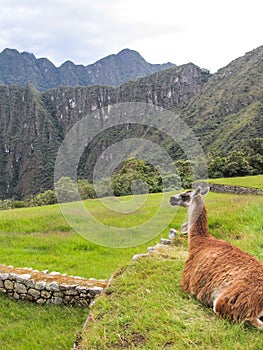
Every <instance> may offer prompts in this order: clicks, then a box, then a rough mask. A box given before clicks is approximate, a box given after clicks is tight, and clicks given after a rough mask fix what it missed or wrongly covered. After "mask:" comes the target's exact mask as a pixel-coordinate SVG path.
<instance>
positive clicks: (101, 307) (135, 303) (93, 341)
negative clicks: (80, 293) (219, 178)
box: [78, 193, 263, 350]
mask: <svg viewBox="0 0 263 350" xmlns="http://www.w3.org/2000/svg"><path fill="white" fill-rule="evenodd" d="M262 200H263V199H262V198H261V197H259V196H258V197H253V196H250V197H249V196H233V195H223V194H213V193H210V194H209V195H208V198H207V200H206V205H207V207H208V214H209V226H210V231H211V233H212V234H213V235H215V236H216V237H217V238H220V239H225V240H227V241H230V242H231V243H233V244H235V245H236V246H238V247H240V248H242V249H243V250H245V251H247V252H250V253H252V254H253V255H255V256H257V257H258V258H259V259H261V260H263V254H262V248H263V246H262V234H263V218H262V204H263V202H262ZM182 213H185V211H183V209H182V210H179V211H178V215H179V217H180V216H181V215H182ZM180 223H181V218H180V219H179V220H178V217H177V218H176V219H175V221H174V222H173V223H172V225H173V227H176V228H178V227H179V226H180ZM185 258H186V238H183V237H178V238H177V239H176V241H175V244H174V246H173V247H172V248H170V249H168V250H165V251H161V254H160V255H153V256H152V257H150V258H141V259H140V260H137V261H135V262H131V263H130V264H129V265H128V266H126V267H125V268H123V269H120V270H119V271H117V272H116V274H115V278H114V279H113V281H112V283H111V286H110V288H109V289H108V291H107V293H106V295H104V296H103V297H102V298H100V299H99V300H98V301H97V303H96V305H95V307H94V308H93V309H92V311H91V312H92V314H91V321H90V322H89V323H88V324H87V325H86V329H85V331H84V333H83V340H82V342H81V344H80V345H79V348H78V349H79V350H84V349H85V350H86V349H100V350H102V349H105V350H106V349H123V348H129V349H149V350H158V349H166V348H168V349H191V348H193V349H194V348H196V349H207V350H208V349H209V350H210V349H212V348H213V349H218V350H219V349H220V350H222V349H223V350H224V349H225V350H228V349H234V350H238V349H244V348H247V349H254V350H257V349H260V348H261V347H262V346H263V339H262V335H261V332H260V331H258V330H255V329H252V328H247V327H245V326H243V325H239V324H233V323H231V322H229V321H228V320H223V319H220V318H218V317H217V316H216V315H215V314H214V313H213V311H212V310H211V309H209V308H206V307H204V306H202V305H201V304H200V303H199V302H197V301H196V300H194V299H193V298H192V297H190V296H189V295H187V294H186V293H184V292H182V290H181V289H180V279H181V271H182V269H183V263H184V259H185ZM124 296H125V297H124ZM215 329H216V332H215V331H214V330H215Z"/></svg>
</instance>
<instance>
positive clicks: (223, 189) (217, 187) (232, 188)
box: [194, 182, 263, 195]
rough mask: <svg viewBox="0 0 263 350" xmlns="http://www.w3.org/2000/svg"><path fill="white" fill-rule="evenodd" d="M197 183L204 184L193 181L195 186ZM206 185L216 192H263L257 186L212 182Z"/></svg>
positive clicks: (255, 193)
mask: <svg viewBox="0 0 263 350" xmlns="http://www.w3.org/2000/svg"><path fill="white" fill-rule="evenodd" d="M198 185H200V186H201V187H202V186H204V183H203V182H195V183H194V187H195V188H196V187H197V186H198ZM208 185H209V187H210V191H211V192H217V193H232V194H254V195H258V194H259V195H260V194H263V190H261V189H259V188H251V187H243V186H231V185H221V184H214V183H209V184H208Z"/></svg>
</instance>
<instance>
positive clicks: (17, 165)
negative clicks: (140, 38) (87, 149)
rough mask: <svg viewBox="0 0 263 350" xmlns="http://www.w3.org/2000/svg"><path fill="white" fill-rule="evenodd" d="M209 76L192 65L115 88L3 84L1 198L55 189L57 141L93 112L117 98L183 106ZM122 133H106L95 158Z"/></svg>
mask: <svg viewBox="0 0 263 350" xmlns="http://www.w3.org/2000/svg"><path fill="white" fill-rule="evenodd" d="M209 76H210V75H209V74H208V73H207V72H206V71H203V70H202V69H200V68H199V67H197V66H195V65H194V64H192V63H189V64H186V65H183V66H179V67H174V68H170V69H168V70H164V71H161V72H158V73H154V74H153V75H150V76H148V77H144V78H140V79H138V80H137V81H135V82H129V83H126V84H124V85H121V86H119V87H115V88H114V87H108V86H99V85H96V86H90V87H59V88H57V89H52V90H49V91H46V92H44V93H40V92H39V91H38V90H36V89H35V88H34V87H33V86H32V85H28V86H27V87H19V86H4V85H3V86H0V149H1V150H2V152H1V153H0V194H1V196H2V197H15V198H25V197H28V196H30V195H31V194H35V193H38V192H39V191H40V190H45V189H48V188H52V186H53V181H54V180H53V170H54V162H55V158H56V154H57V151H58V148H59V145H60V144H61V142H62V140H63V139H64V137H65V135H66V133H67V132H68V131H69V129H70V128H71V127H72V126H73V125H74V124H75V123H76V122H78V121H79V120H80V119H81V118H83V117H84V116H86V115H89V114H91V112H92V111H94V110H96V109H99V108H101V107H102V106H110V105H113V104H115V103H119V102H147V103H154V104H156V105H162V106H163V107H165V108H169V109H171V108H173V107H174V106H178V107H179V106H181V105H182V104H183V103H185V102H186V100H187V99H189V98H190V97H191V96H193V95H194V94H196V93H198V92H199V91H200V90H201V87H202V86H203V84H205V82H206V81H207V79H208V78H209ZM100 122H101V125H102V126H103V124H104V123H106V122H107V121H106V120H105V119H104V118H103V116H102V118H101V120H100ZM114 135H115V136H114ZM121 135H122V134H121V132H120V131H119V130H118V131H115V133H114V132H113V133H112V135H110V136H109V135H104V136H103V135H102V143H101V144H99V145H98V146H96V147H97V151H96V152H93V153H92V154H91V157H92V161H94V158H95V159H96V155H97V154H99V153H100V152H101V149H102V147H106V146H109V145H110V144H111V142H114V141H116V140H118V139H119V138H120V137H121ZM92 161H90V162H91V163H92ZM88 170H90V168H88Z"/></svg>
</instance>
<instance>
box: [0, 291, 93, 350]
mask: <svg viewBox="0 0 263 350" xmlns="http://www.w3.org/2000/svg"><path fill="white" fill-rule="evenodd" d="M0 315H1V317H0V349H3V350H41V349H43V350H44V349H45V350H65V349H71V348H72V345H73V343H74V341H75V338H76V336H77V334H78V333H79V331H80V330H81V329H82V327H83V324H84V322H85V319H86V318H87V316H88V310H87V309H81V308H77V307H74V308H73V307H67V308H62V307H50V306H49V307H48V306H39V305H32V304H31V303H29V302H14V301H13V300H10V299H9V298H8V297H7V296H5V295H2V294H0Z"/></svg>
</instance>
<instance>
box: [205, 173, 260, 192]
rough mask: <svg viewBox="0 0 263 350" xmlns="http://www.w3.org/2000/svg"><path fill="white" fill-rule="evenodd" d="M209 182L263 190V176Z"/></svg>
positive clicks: (211, 180)
mask: <svg viewBox="0 0 263 350" xmlns="http://www.w3.org/2000/svg"><path fill="white" fill-rule="evenodd" d="M208 182H210V183H215V184H224V185H234V186H244V187H252V188H261V189H263V175H256V176H244V177H229V178H222V179H210V180H209V181H208Z"/></svg>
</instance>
